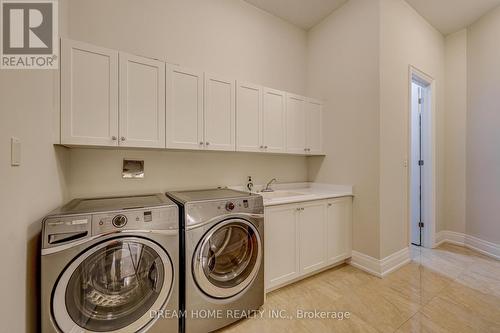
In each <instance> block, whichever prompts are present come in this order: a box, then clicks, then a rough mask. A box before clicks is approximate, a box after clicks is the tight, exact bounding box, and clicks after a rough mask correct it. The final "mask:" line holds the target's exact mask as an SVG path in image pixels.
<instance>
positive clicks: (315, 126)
mask: <svg viewBox="0 0 500 333" xmlns="http://www.w3.org/2000/svg"><path fill="white" fill-rule="evenodd" d="M305 110H306V119H307V121H306V124H307V131H306V149H307V153H308V154H321V153H323V105H322V103H321V102H319V101H316V100H313V99H308V100H306V103H305Z"/></svg>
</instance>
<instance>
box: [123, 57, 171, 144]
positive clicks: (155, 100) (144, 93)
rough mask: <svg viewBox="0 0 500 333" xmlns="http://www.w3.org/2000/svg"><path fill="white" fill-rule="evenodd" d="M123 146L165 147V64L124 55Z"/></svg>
mask: <svg viewBox="0 0 500 333" xmlns="http://www.w3.org/2000/svg"><path fill="white" fill-rule="evenodd" d="M119 77H120V82H119V86H120V107H119V110H120V116H119V118H120V131H119V133H120V138H119V140H120V146H125V147H150V148H153V147H156V148H164V147H165V63H164V62H161V61H157V60H153V59H148V58H142V57H137V56H134V55H130V54H126V53H120V75H119Z"/></svg>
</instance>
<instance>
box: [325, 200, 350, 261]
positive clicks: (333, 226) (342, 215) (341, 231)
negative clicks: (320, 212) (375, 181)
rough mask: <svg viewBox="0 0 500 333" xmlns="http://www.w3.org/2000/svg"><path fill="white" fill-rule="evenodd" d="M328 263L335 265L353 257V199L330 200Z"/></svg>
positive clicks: (328, 209)
mask: <svg viewBox="0 0 500 333" xmlns="http://www.w3.org/2000/svg"><path fill="white" fill-rule="evenodd" d="M326 226H327V231H326V234H327V248H328V250H327V253H328V262H329V263H334V262H337V261H340V260H344V259H346V258H349V257H350V256H351V241H352V198H351V197H346V198H338V199H333V200H329V201H328V204H327V223H326Z"/></svg>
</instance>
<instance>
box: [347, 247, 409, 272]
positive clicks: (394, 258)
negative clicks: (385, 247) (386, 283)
mask: <svg viewBox="0 0 500 333" xmlns="http://www.w3.org/2000/svg"><path fill="white" fill-rule="evenodd" d="M410 261H411V258H410V248H409V247H407V248H404V249H402V250H400V251H398V252H396V253H393V254H391V255H390V256H387V257H385V258H384V259H375V258H373V257H370V256H368V255H366V254H363V253H361V252H357V251H352V258H351V261H350V262H349V263H350V264H351V265H352V266H354V267H356V268H359V269H361V270H363V271H365V272H367V273H370V274H372V275H375V276H377V277H379V278H383V277H384V276H385V275H387V274H389V273H391V272H394V271H395V270H396V269H398V268H400V267H401V266H404V265H406V264H407V263H409V262H410Z"/></svg>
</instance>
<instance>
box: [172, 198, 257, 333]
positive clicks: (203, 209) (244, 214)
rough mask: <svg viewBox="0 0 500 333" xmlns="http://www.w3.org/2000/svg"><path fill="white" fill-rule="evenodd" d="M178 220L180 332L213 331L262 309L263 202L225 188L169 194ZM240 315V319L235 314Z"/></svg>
mask: <svg viewBox="0 0 500 333" xmlns="http://www.w3.org/2000/svg"><path fill="white" fill-rule="evenodd" d="M167 195H168V196H169V197H170V198H172V199H173V200H174V201H175V202H177V203H178V204H179V207H180V221H181V230H182V231H181V232H183V234H182V235H181V263H182V265H184V269H182V267H181V271H184V272H185V276H184V278H182V277H181V289H180V294H181V309H182V310H183V311H184V314H185V316H184V317H183V319H184V320H183V321H181V329H182V330H183V331H184V332H187V333H198V332H211V331H214V330H216V329H219V328H221V327H224V326H226V325H229V324H231V323H233V322H235V321H237V320H239V319H240V318H241V314H242V313H243V312H245V313H250V312H251V311H253V310H257V309H259V308H260V307H261V306H262V304H264V205H263V201H262V197H261V196H259V195H255V194H250V193H246V192H239V191H233V190H228V189H216V190H201V191H184V192H169V193H167ZM238 314H239V315H238Z"/></svg>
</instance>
